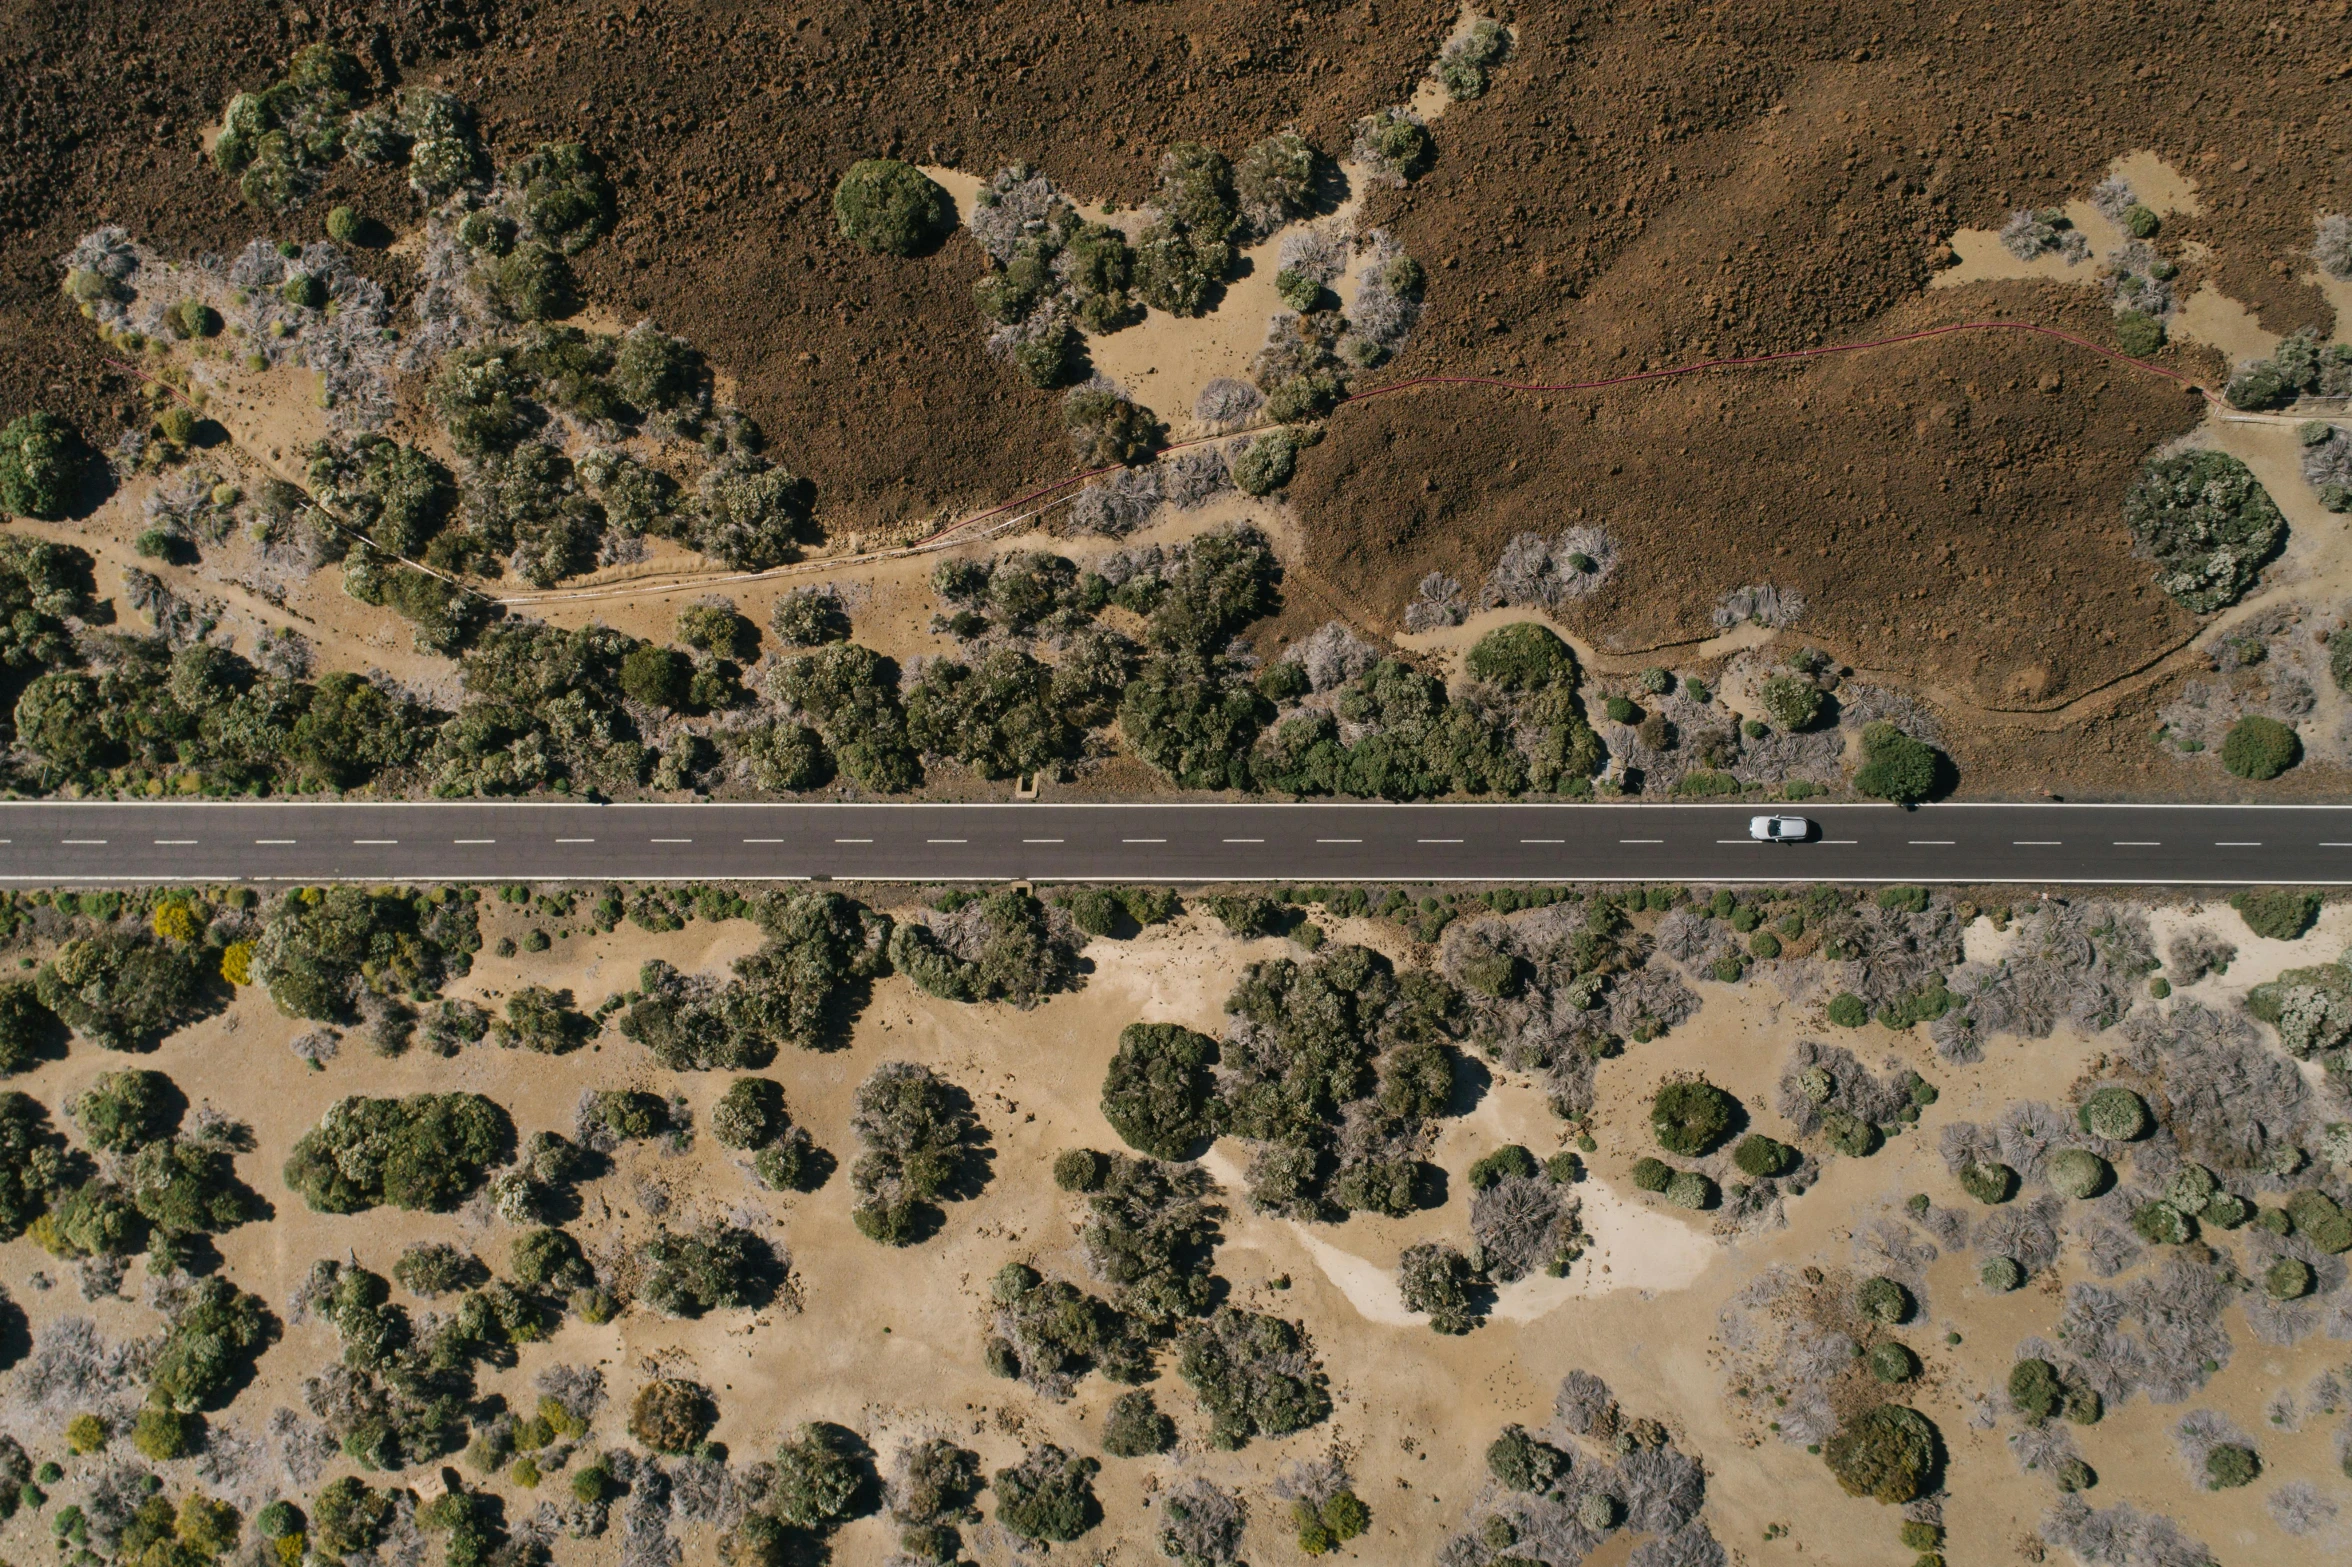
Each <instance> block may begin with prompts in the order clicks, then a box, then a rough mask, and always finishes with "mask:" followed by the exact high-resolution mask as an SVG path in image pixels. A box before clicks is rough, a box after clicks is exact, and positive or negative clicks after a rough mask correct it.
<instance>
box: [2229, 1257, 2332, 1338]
mask: <svg viewBox="0 0 2352 1567" xmlns="http://www.w3.org/2000/svg"><path fill="white" fill-rule="evenodd" d="M2246 1240H2247V1257H2246V1268H2245V1271H2246V1276H2247V1277H2248V1278H2251V1279H2253V1280H2255V1281H2256V1282H2257V1283H2259V1282H2260V1281H2261V1279H2262V1277H2263V1275H2264V1274H2266V1273H2268V1272H2269V1271H2270V1267H2271V1264H2273V1263H2275V1262H2277V1261H2279V1260H2280V1259H2282V1258H2291V1259H2293V1260H2294V1261H2296V1262H2300V1263H2302V1264H2303V1265H2304V1266H2306V1267H2308V1268H2309V1269H2311V1271H2312V1274H2313V1275H2314V1284H2313V1288H2312V1291H2311V1293H2310V1294H2308V1295H2306V1296H2304V1297H2303V1298H2302V1299H2300V1300H2274V1299H2272V1298H2271V1295H2270V1292H2269V1291H2267V1290H2263V1289H2256V1290H2254V1291H2252V1292H2251V1293H2249V1294H2248V1295H2247V1296H2246V1297H2245V1307H2246V1326H2247V1327H2248V1328H2249V1329H2251V1330H2252V1331H2253V1334H2254V1336H2255V1337H2256V1338H2257V1339H2260V1340H2261V1341H2262V1342H2263V1343H2265V1344H2276V1345H2279V1346H2280V1347H2282V1348H2284V1347H2287V1346H2289V1345H2294V1344H2299V1343H2301V1342H2302V1341H2303V1340H2305V1339H2307V1338H2309V1337H2311V1336H2312V1335H2313V1334H2315V1333H2318V1332H2321V1331H2322V1330H2323V1329H2325V1328H2326V1327H2327V1326H2328V1324H2329V1321H2330V1318H2331V1317H2332V1316H2333V1315H2334V1314H2335V1312H2336V1311H2337V1310H2338V1309H2339V1308H2340V1307H2341V1306H2342V1305H2343V1304H2344V1297H2343V1293H2342V1292H2343V1289H2344V1283H2345V1280H2346V1278H2347V1276H2352V1270H2347V1268H2346V1267H2345V1265H2344V1259H2343V1258H2341V1257H2331V1256H2329V1255H2328V1254H2327V1253H2326V1252H2323V1251H2321V1250H2320V1249H2319V1248H2317V1247H2316V1246H2313V1245H2312V1244H2311V1242H2310V1241H2309V1240H2307V1239H2305V1238H2304V1237H2303V1236H2300V1235H2285V1236H2279V1235H2272V1234H2270V1233H2269V1232H2268V1231H2266V1230H2259V1229H2250V1230H2248V1231H2246Z"/></svg>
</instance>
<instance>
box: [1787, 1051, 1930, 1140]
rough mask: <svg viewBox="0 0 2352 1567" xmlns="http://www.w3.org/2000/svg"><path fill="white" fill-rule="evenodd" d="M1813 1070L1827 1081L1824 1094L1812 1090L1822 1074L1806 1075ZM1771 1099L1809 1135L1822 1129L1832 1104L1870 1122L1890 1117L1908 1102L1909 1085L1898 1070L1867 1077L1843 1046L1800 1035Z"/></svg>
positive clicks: (1894, 1115)
mask: <svg viewBox="0 0 2352 1567" xmlns="http://www.w3.org/2000/svg"><path fill="white" fill-rule="evenodd" d="M1816 1072H1818V1073H1821V1074H1824V1075H1826V1077H1827V1079H1828V1086H1829V1091H1828V1093H1826V1094H1823V1095H1821V1096H1820V1097H1818V1098H1817V1097H1815V1094H1816V1092H1817V1090H1818V1089H1819V1087H1820V1086H1821V1078H1819V1077H1810V1076H1809V1074H1812V1073H1816ZM1775 1103H1776V1104H1777V1105H1778V1106H1779V1109H1780V1113H1781V1114H1782V1115H1784V1116H1786V1117H1787V1118H1788V1120H1789V1123H1790V1124H1791V1125H1793V1126H1794V1127H1795V1128H1796V1129H1797V1130H1798V1131H1799V1132H1802V1133H1804V1134H1805V1135H1807V1136H1811V1135H1812V1134H1813V1133H1815V1132H1818V1131H1820V1130H1821V1126H1822V1122H1823V1119H1824V1118H1825V1116H1826V1114H1827V1112H1828V1111H1830V1110H1833V1109H1836V1110H1843V1111H1845V1112H1846V1113H1847V1114H1849V1115H1852V1116H1856V1117H1858V1118H1860V1119H1861V1120H1864V1121H1868V1122H1870V1123H1871V1124H1872V1125H1874V1126H1875V1125H1883V1124H1885V1123H1887V1122H1890V1121H1893V1120H1895V1119H1896V1118H1897V1117H1899V1116H1900V1115H1901V1114H1902V1113H1903V1109H1904V1107H1905V1106H1907V1105H1909V1104H1910V1103H1911V1090H1910V1087H1909V1086H1908V1084H1907V1082H1906V1080H1905V1078H1904V1077H1903V1076H1901V1075H1899V1074H1894V1075H1889V1076H1887V1077H1873V1076H1871V1075H1870V1071H1869V1069H1868V1068H1867V1067H1865V1066H1863V1064H1862V1063H1861V1062H1860V1061H1859V1060H1857V1059H1855V1056H1854V1052H1852V1051H1851V1050H1848V1049H1847V1048H1846V1047H1845V1046H1843V1045H1825V1044H1823V1043H1822V1042H1821V1041H1820V1040H1818V1039H1800V1040H1798V1041H1797V1047H1796V1049H1795V1050H1794V1051H1792V1052H1791V1053H1790V1055H1789V1064H1788V1066H1787V1067H1786V1068H1785V1069H1783V1071H1782V1072H1781V1074H1780V1094H1779V1098H1778V1099H1777V1100H1776V1101H1775Z"/></svg>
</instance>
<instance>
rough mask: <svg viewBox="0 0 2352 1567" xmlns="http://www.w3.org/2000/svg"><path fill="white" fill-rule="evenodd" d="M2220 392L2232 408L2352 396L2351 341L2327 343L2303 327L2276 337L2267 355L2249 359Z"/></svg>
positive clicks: (2239, 367) (2272, 406)
mask: <svg viewBox="0 0 2352 1567" xmlns="http://www.w3.org/2000/svg"><path fill="white" fill-rule="evenodd" d="M2222 395H2223V396H2224V397H2226V398H2227V399H2229V404H2230V406H2231V407H2233V408H2283V407H2285V406H2286V405H2287V404H2289V403H2291V402H2293V401H2294V400H2295V399H2296V398H2297V397H2301V396H2305V395H2309V396H2315V397H2347V396H2352V345H2347V344H2344V343H2329V342H2325V341H2323V340H2322V339H2321V338H2320V335H2319V333H2318V332H2317V331H2315V330H2313V329H2312V328H2310V327H2305V328H2303V329H2302V330H2301V331H2299V332H2296V333H2294V334H2292V335H2291V336H2288V337H2285V338H2282V339H2280V340H2279V345H2278V346H2277V347H2276V348H2274V349H2272V350H2271V351H2270V357H2269V358H2268V359H2250V360H2248V361H2246V362H2245V363H2244V364H2241V365H2239V366H2238V368H2237V370H2236V371H2235V372H2234V373H2233V374H2232V375H2231V376H2230V379H2229V385H2228V386H2227V387H2226V388H2224V389H2223V392H2222Z"/></svg>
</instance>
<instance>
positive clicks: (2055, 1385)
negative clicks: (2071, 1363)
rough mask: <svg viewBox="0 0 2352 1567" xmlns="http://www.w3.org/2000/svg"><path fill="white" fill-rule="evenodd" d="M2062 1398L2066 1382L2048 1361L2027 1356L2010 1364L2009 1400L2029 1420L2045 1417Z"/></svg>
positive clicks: (2047, 1416)
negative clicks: (2014, 1363) (2027, 1357)
mask: <svg viewBox="0 0 2352 1567" xmlns="http://www.w3.org/2000/svg"><path fill="white" fill-rule="evenodd" d="M2065 1399H2066V1388H2065V1384H2064V1383H2063V1382H2062V1381H2061V1380H2060V1378H2059V1375H2058V1368H2057V1367H2056V1366H2053V1365H2051V1364H2050V1362H2048V1361H2046V1360H2040V1359H2030V1358H2029V1359H2026V1360H2020V1361H2019V1362H2017V1364H2016V1365H2014V1366H2012V1367H2010V1368H2009V1402H2010V1403H2011V1404H2013V1405H2015V1406H2016V1408H2017V1412H2018V1413H2019V1414H2021V1415H2023V1416H2025V1418H2026V1420H2027V1421H2028V1422H2030V1423H2031V1424H2034V1425H2040V1424H2041V1423H2042V1422H2044V1421H2046V1420H2048V1419H2049V1418H2050V1417H2051V1416H2052V1415H2054V1414H2056V1413H2057V1412H2058V1410H2059V1407H2060V1405H2062V1404H2063V1403H2064V1402H2065Z"/></svg>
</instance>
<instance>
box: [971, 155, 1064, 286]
mask: <svg viewBox="0 0 2352 1567" xmlns="http://www.w3.org/2000/svg"><path fill="white" fill-rule="evenodd" d="M983 194H984V196H986V197H989V198H992V199H988V200H980V201H974V202H973V203H972V204H971V209H970V210H969V211H967V212H965V213H964V214H963V219H964V227H966V228H967V229H970V230H971V231H972V237H973V238H974V239H976V240H978V241H979V242H980V248H981V249H982V250H985V251H987V252H988V254H989V257H990V259H992V260H993V261H995V262H996V264H997V265H998V266H1000V267H1001V266H1004V265H1007V264H1008V263H1010V262H1011V261H1012V259H1013V255H1014V252H1015V251H1017V250H1018V249H1019V247H1020V244H1021V241H1022V239H1023V238H1024V237H1026V236H1028V235H1030V234H1034V233H1037V232H1039V231H1040V230H1042V229H1044V228H1045V226H1046V225H1047V223H1048V222H1049V221H1053V220H1054V219H1055V218H1056V217H1057V216H1058V214H1057V213H1056V211H1055V209H1056V208H1057V207H1060V208H1067V207H1068V206H1069V203H1068V202H1067V201H1064V200H1063V199H1062V196H1061V194H1060V192H1058V191H1056V190H1055V189H1054V184H1053V181H1051V180H1049V179H1047V178H1046V177H1045V176H1044V175H1043V174H1040V173H1038V172H1037V171H1036V170H1035V169H1032V168H1030V167H1029V166H1028V165H1027V164H1025V163H1016V164H1014V165H1012V166H1011V167H1009V168H1004V169H999V170H998V171H997V172H996V174H995V175H994V176H993V177H992V178H991V179H990V180H989V182H988V184H987V186H986V187H985V188H984V191H983Z"/></svg>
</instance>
